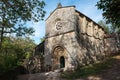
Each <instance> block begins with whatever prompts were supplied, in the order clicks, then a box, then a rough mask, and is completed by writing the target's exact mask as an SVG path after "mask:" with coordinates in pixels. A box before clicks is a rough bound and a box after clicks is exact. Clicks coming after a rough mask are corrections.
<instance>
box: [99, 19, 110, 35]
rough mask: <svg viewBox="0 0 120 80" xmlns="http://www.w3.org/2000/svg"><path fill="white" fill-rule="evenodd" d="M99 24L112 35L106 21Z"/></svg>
mask: <svg viewBox="0 0 120 80" xmlns="http://www.w3.org/2000/svg"><path fill="white" fill-rule="evenodd" d="M98 24H99V25H100V26H102V27H103V28H104V30H105V32H107V33H110V27H109V26H108V25H107V24H106V22H105V21H102V20H100V21H99V22H98Z"/></svg>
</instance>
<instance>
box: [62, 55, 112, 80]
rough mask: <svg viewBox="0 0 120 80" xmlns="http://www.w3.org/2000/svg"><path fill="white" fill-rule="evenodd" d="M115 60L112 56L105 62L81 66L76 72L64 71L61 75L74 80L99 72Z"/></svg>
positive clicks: (68, 79)
mask: <svg viewBox="0 0 120 80" xmlns="http://www.w3.org/2000/svg"><path fill="white" fill-rule="evenodd" d="M113 61H114V58H113V57H111V58H108V59H106V60H105V61H103V62H100V63H95V64H92V65H88V66H85V67H81V68H79V69H77V70H75V71H74V72H70V71H69V72H63V73H62V74H61V77H62V78H66V79H67V80H74V79H77V78H81V77H82V78H84V77H87V76H90V75H95V74H99V73H100V72H101V71H102V70H104V69H107V68H109V67H110V66H111V65H112V63H113Z"/></svg>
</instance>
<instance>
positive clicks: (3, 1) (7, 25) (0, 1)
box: [0, 0, 46, 43]
mask: <svg viewBox="0 0 120 80" xmlns="http://www.w3.org/2000/svg"><path fill="white" fill-rule="evenodd" d="M44 6H45V2H44V1H43V0H0V38H1V41H0V42H1V43H2V42H3V37H4V36H5V35H4V34H11V33H15V34H16V36H22V35H25V34H26V33H27V34H29V35H31V34H32V33H33V32H34V30H33V28H28V27H30V26H28V27H26V26H25V23H26V22H27V21H35V22H38V21H39V20H43V18H44V16H45V13H46V12H45V11H44V10H43V8H44Z"/></svg>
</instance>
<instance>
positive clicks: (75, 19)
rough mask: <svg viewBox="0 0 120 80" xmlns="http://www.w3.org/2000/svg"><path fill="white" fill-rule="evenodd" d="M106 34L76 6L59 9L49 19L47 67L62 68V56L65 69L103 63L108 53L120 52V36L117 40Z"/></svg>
mask: <svg viewBox="0 0 120 80" xmlns="http://www.w3.org/2000/svg"><path fill="white" fill-rule="evenodd" d="M105 35H106V34H105V31H104V29H103V28H102V27H101V26H100V25H98V24H97V23H96V22H94V21H93V20H91V19H90V18H88V17H87V16H85V15H84V14H82V13H80V12H79V11H77V10H75V7H73V6H70V7H60V8H57V9H55V10H54V11H53V12H52V13H51V14H50V16H49V17H48V18H47V20H46V36H45V37H46V38H45V44H44V45H45V47H44V51H45V54H44V57H45V65H44V66H51V67H52V70H54V69H58V68H60V57H61V56H62V57H64V58H65V69H69V68H70V67H73V66H74V68H75V67H78V66H79V67H80V66H85V65H88V64H92V63H95V62H97V61H101V60H103V59H104V58H105V56H106V55H107V54H108V53H107V52H108V50H109V51H110V52H115V51H118V50H119V49H120V47H119V46H120V45H118V44H120V39H117V40H116V38H118V37H120V35H117V36H116V37H115V38H105ZM116 41H117V42H116ZM62 50H63V51H62ZM114 50H115V51H114Z"/></svg>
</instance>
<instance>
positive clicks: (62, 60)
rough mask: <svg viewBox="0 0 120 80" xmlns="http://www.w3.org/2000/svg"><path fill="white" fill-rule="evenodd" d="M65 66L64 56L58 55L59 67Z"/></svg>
mask: <svg viewBox="0 0 120 80" xmlns="http://www.w3.org/2000/svg"><path fill="white" fill-rule="evenodd" d="M64 67H65V58H64V56H61V57H60V68H64Z"/></svg>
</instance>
